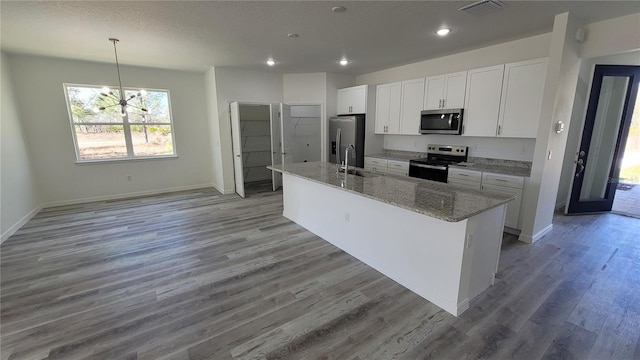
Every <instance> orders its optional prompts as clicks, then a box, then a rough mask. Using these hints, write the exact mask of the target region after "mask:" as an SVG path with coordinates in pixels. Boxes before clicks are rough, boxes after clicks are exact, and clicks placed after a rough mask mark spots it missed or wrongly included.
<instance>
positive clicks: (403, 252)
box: [269, 162, 513, 315]
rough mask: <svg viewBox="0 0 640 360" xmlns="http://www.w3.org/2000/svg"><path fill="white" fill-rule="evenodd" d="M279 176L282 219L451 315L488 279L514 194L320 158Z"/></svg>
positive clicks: (284, 169)
mask: <svg viewBox="0 0 640 360" xmlns="http://www.w3.org/2000/svg"><path fill="white" fill-rule="evenodd" d="M269 168H270V169H272V170H274V171H278V172H281V173H282V174H283V203H284V214H283V215H284V216H285V217H286V218H288V219H290V220H292V221H294V222H296V223H298V224H299V225H301V226H303V227H304V228H306V229H307V230H309V231H311V232H312V233H314V234H316V235H318V236H320V237H321V238H323V239H325V240H327V241H329V242H331V243H332V244H334V245H335V246H337V247H339V248H340V249H342V250H344V251H346V252H347V253H349V254H351V255H352V256H354V257H356V258H358V259H359V260H361V261H363V262H364V263H366V264H367V265H369V266H371V267H373V268H374V269H376V270H378V271H380V272H381V273H383V274H384V275H386V276H388V277H390V278H391V279H393V280H395V281H397V282H398V283H400V284H401V285H403V286H404V287H406V288H408V289H409V290H411V291H413V292H414V293H416V294H418V295H420V296H422V297H423V298H425V299H427V300H429V301H431V302H432V303H434V304H436V305H438V306H439V307H441V308H442V309H444V310H446V311H447V312H449V313H451V314H453V315H459V314H461V313H462V312H463V311H465V310H466V309H467V308H468V307H469V301H470V300H471V299H472V298H473V297H475V296H476V295H478V294H479V293H481V292H482V291H484V290H485V289H486V288H487V287H489V286H491V285H492V284H493V281H494V278H495V273H496V271H497V265H498V259H499V254H500V245H501V243H502V229H503V225H504V218H505V208H506V204H507V203H508V202H509V201H511V200H513V197H509V196H506V195H500V194H492V193H487V192H481V191H475V190H468V189H464V188H458V187H456V186H452V185H448V184H443V183H438V182H432V181H428V180H422V179H415V178H409V177H403V176H394V175H388V174H379V173H372V172H366V171H364V170H363V169H357V170H358V171H359V173H360V175H364V176H358V175H352V174H348V175H345V174H344V173H337V172H336V165H335V164H331V163H325V162H311V163H299V164H283V165H276V166H270V167H269Z"/></svg>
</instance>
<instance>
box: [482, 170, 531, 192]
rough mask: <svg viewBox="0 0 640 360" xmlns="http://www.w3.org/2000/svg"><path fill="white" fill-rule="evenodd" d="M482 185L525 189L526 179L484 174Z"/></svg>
mask: <svg viewBox="0 0 640 360" xmlns="http://www.w3.org/2000/svg"><path fill="white" fill-rule="evenodd" d="M482 184H483V185H497V186H505V187H510V188H515V189H522V188H523V187H524V178H523V177H522V176H513V175H503V174H494V173H484V174H483V178H482Z"/></svg>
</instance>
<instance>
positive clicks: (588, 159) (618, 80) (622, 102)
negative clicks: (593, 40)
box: [567, 65, 640, 214]
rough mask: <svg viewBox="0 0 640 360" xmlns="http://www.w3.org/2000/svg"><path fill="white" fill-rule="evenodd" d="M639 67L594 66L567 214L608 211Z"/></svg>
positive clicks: (627, 128) (639, 76)
mask: <svg viewBox="0 0 640 360" xmlns="http://www.w3.org/2000/svg"><path fill="white" fill-rule="evenodd" d="M639 81H640V66H621V65H596V67H595V71H594V75H593V83H592V85H591V94H590V97H589V104H588V105H587V115H586V118H585V123H584V130H583V133H582V142H581V143H580V149H579V150H578V154H577V159H576V169H575V173H574V178H573V186H572V188H571V196H570V199H569V205H568V206H567V213H569V214H577V213H590V212H601V211H611V206H612V205H613V199H614V196H615V191H616V186H617V184H618V176H619V175H620V165H621V160H622V155H623V154H622V153H623V151H624V147H625V144H626V139H627V135H628V133H629V126H630V125H631V116H632V114H633V108H634V106H635V99H636V95H637V92H638V82H639Z"/></svg>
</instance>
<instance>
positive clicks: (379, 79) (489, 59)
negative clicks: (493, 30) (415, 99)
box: [356, 33, 551, 85]
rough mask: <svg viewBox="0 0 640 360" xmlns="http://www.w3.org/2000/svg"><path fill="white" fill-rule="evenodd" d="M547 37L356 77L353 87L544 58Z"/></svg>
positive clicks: (494, 46)
mask: <svg viewBox="0 0 640 360" xmlns="http://www.w3.org/2000/svg"><path fill="white" fill-rule="evenodd" d="M550 39H551V34H550V33H548V34H542V35H536V36H532V37H528V38H524V39H520V40H515V41H509V42H505V43H501V44H497V45H492V46H487V47H484V48H481V49H476V50H471V51H465V52H461V53H457V54H453V55H449V56H443V57H439V58H436V59H431V60H425V61H421V62H417V63H413V64H409V65H403V66H398V67H394V68H391V69H386V70H382V71H378V72H373V73H369V74H364V75H360V76H358V77H356V83H357V84H369V85H374V84H384V83H390V82H394V81H402V80H410V79H416V78H420V77H424V76H430V75H440V74H446V73H451V72H456V71H463V70H468V69H475V68H481V67H485V66H491V65H498V64H505V63H509V62H516V61H523V60H529V59H536V58H541V57H545V56H547V55H548V54H549V40H550Z"/></svg>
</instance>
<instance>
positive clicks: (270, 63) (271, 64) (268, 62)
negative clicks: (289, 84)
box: [267, 59, 276, 66]
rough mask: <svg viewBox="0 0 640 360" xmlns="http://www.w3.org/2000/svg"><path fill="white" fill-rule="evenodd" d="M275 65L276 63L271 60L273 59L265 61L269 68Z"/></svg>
mask: <svg viewBox="0 0 640 360" xmlns="http://www.w3.org/2000/svg"><path fill="white" fill-rule="evenodd" d="M275 64H276V61H275V60H273V59H269V60H267V65H269V66H273V65H275Z"/></svg>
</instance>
